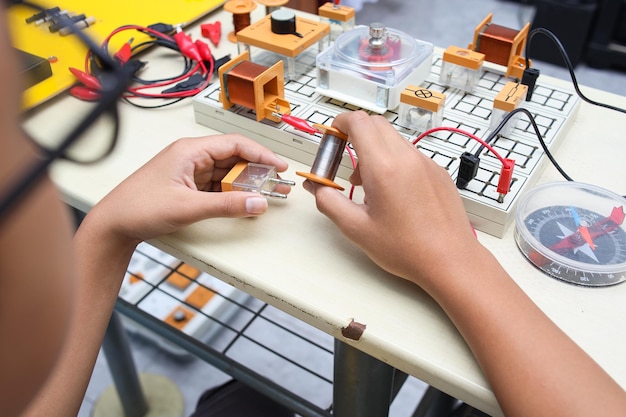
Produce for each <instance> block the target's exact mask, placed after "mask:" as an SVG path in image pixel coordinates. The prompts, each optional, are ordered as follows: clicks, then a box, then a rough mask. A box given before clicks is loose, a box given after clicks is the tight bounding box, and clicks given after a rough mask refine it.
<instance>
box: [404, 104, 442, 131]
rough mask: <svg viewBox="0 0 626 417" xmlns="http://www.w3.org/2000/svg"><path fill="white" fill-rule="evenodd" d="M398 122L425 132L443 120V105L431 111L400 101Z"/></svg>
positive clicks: (437, 125)
mask: <svg viewBox="0 0 626 417" xmlns="http://www.w3.org/2000/svg"><path fill="white" fill-rule="evenodd" d="M398 114H399V116H400V117H399V118H398V124H400V125H401V126H403V127H406V128H408V129H413V130H416V131H418V132H425V131H427V130H428V129H432V128H433V127H439V126H441V123H442V122H443V107H440V108H439V109H438V110H437V111H431V110H428V109H424V108H421V107H416V106H412V105H410V104H406V103H400V110H399V112H398Z"/></svg>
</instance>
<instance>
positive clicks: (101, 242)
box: [26, 212, 137, 417]
mask: <svg viewBox="0 0 626 417" xmlns="http://www.w3.org/2000/svg"><path fill="white" fill-rule="evenodd" d="M100 215H102V214H101V213H97V212H94V213H90V214H89V215H88V216H87V217H86V218H85V220H84V221H83V224H82V225H81V227H80V228H79V230H78V231H77V232H76V235H75V237H74V240H73V246H74V259H75V262H76V265H77V277H78V283H77V287H76V289H75V290H76V298H75V299H76V303H75V307H74V311H73V320H72V323H71V326H70V331H69V334H68V337H67V339H66V344H65V346H64V348H63V351H62V354H61V356H60V359H59V361H58V362H57V366H56V368H55V370H54V372H53V373H52V375H51V377H50V378H49V379H48V381H47V382H46V384H45V386H44V389H43V391H42V392H41V393H40V394H39V395H38V396H37V398H36V400H35V401H33V403H32V404H31V406H30V407H29V409H28V411H27V413H26V415H27V416H46V417H50V416H70V415H76V414H77V413H78V410H79V408H80V405H81V403H82V400H83V398H84V394H85V390H86V388H87V385H88V383H89V379H90V377H91V373H92V370H93V367H94V364H95V361H96V358H97V356H98V352H99V349H100V346H101V344H102V339H103V336H104V333H105V331H106V327H107V325H108V322H109V318H110V316H111V313H112V311H113V308H114V306H115V301H116V298H117V294H118V292H119V288H120V285H121V281H122V279H123V277H124V273H125V271H126V268H127V266H128V262H129V260H130V257H131V256H132V254H133V251H134V248H135V246H136V243H137V242H130V241H128V240H126V239H122V238H119V237H118V236H117V235H116V234H115V233H114V231H112V230H110V229H107V228H106V227H105V224H106V222H103V221H102V218H100Z"/></svg>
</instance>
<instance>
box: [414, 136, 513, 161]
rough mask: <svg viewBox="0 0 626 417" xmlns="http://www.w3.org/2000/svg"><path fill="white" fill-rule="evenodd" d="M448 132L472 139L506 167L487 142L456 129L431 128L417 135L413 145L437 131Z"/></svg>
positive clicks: (502, 159) (501, 158) (503, 159)
mask: <svg viewBox="0 0 626 417" xmlns="http://www.w3.org/2000/svg"><path fill="white" fill-rule="evenodd" d="M442 130H443V131H449V132H455V133H459V134H461V135H465V136H467V137H468V138H471V139H474V140H475V141H477V142H478V143H480V144H481V145H483V146H484V147H485V148H487V149H488V150H489V151H490V152H491V153H493V154H494V155H495V156H496V158H498V160H500V162H502V166H505V165H507V160H506V159H505V158H503V157H502V156H501V155H500V154H499V153H498V151H496V150H495V149H494V148H493V147H492V146H491V145H489V144H488V143H487V142H485V141H484V140H482V139H481V138H479V137H478V136H476V135H474V134H472V133H469V132H466V131H464V130H461V129H458V128H456V127H449V126H440V127H433V128H432V129H429V130H427V131H426V132H424V133H422V134H421V135H419V136H418V137H416V138H415V139H414V140H413V145H417V142H419V141H420V140H422V139H424V138H425V137H426V136H428V135H430V134H432V133H435V132H439V131H442Z"/></svg>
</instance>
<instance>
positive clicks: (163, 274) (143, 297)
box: [119, 243, 334, 409]
mask: <svg viewBox="0 0 626 417" xmlns="http://www.w3.org/2000/svg"><path fill="white" fill-rule="evenodd" d="M183 265H185V264H184V263H182V262H181V261H180V260H178V259H176V258H175V257H172V256H171V255H168V254H167V253H165V252H163V251H161V250H159V249H157V248H155V247H153V246H151V245H149V244H147V243H142V244H140V245H139V246H138V247H137V249H136V251H135V253H134V254H133V257H132V259H131V262H130V264H129V267H128V270H127V273H126V276H125V278H124V281H123V283H122V287H121V290H120V293H119V296H120V298H122V299H123V300H125V301H126V302H128V303H130V304H131V305H134V306H135V307H136V308H138V309H140V310H142V311H144V312H146V313H148V314H150V315H152V316H154V317H156V318H157V319H160V320H162V321H166V318H167V317H170V316H171V315H172V313H173V312H175V311H185V312H187V313H188V314H187V315H186V318H187V319H188V318H189V317H191V319H188V320H181V322H180V323H179V324H176V325H175V326H174V327H176V328H178V330H180V331H182V332H183V333H185V334H187V335H189V336H191V337H193V338H194V339H197V340H199V341H201V342H203V343H205V344H206V345H207V346H209V347H210V348H212V349H214V350H217V351H219V352H220V353H221V354H222V355H224V356H226V357H228V358H230V359H232V360H234V361H236V362H238V363H240V364H241V365H243V366H244V367H247V368H248V369H249V370H250V371H251V372H252V373H257V374H259V375H263V376H264V377H266V378H268V379H270V380H271V381H273V382H275V383H276V384H278V385H280V386H282V387H284V388H285V389H287V390H289V391H290V392H292V393H293V394H294V395H296V396H299V397H301V398H305V399H306V400H307V401H309V402H311V403H313V404H315V405H316V406H318V407H319V408H321V409H328V407H329V406H330V404H331V403H332V373H333V344H334V339H333V338H332V336H330V335H327V334H325V333H323V332H321V331H320V330H317V329H315V328H314V327H312V326H310V325H308V324H306V323H304V322H301V321H299V320H297V319H295V318H293V317H291V316H289V315H287V314H286V313H283V312H282V311H280V310H278V309H276V308H274V307H272V306H270V305H268V304H266V303H264V302H262V301H260V300H258V299H255V298H253V297H251V296H249V295H248V294H246V293H244V292H242V291H240V290H238V289H236V288H234V287H232V286H230V285H228V284H226V283H224V282H222V281H220V280H218V279H217V278H215V277H213V276H211V275H209V274H206V273H200V274H199V275H198V276H197V277H195V278H194V277H192V276H189V277H185V275H183V274H179V275H178V276H177V278H178V279H177V280H176V283H177V285H172V282H171V277H172V276H173V275H174V274H176V272H177V271H179V270H180V268H181V266H183ZM180 276H182V277H183V278H186V279H187V281H188V282H185V280H184V279H183V280H181V279H180ZM198 288H202V289H204V290H208V291H210V292H211V293H212V294H213V295H212V296H211V297H210V298H209V299H208V302H206V304H205V305H198V304H197V303H194V302H190V298H189V295H190V294H191V293H193V292H194V291H196V290H197V289H198ZM125 325H126V328H127V329H128V330H129V331H130V332H131V333H137V334H140V335H141V336H142V337H144V338H147V339H150V340H152V341H153V342H155V343H156V344H158V345H159V346H161V347H162V348H164V349H166V350H167V351H169V352H170V353H172V354H174V355H180V356H182V355H189V353H188V352H187V351H185V350H183V349H182V348H180V347H178V346H176V345H174V344H172V343H171V342H169V341H168V340H166V339H165V338H163V337H161V336H159V335H157V334H156V333H154V332H152V331H150V330H147V329H145V328H143V327H142V326H140V325H138V324H136V323H135V322H133V321H130V320H126V321H125ZM311 393H315V394H311ZM312 395H313V397H312ZM307 397H308V398H307Z"/></svg>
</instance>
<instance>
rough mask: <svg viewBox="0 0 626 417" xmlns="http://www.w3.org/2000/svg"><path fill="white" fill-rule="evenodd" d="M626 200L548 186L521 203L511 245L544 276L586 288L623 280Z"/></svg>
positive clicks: (572, 186) (578, 187) (590, 189)
mask: <svg viewBox="0 0 626 417" xmlns="http://www.w3.org/2000/svg"><path fill="white" fill-rule="evenodd" d="M625 206H626V200H624V198H622V197H620V196H618V195H616V194H612V193H610V192H609V191H606V190H602V189H601V188H598V187H594V186H591V185H587V184H580V183H552V184H546V185H544V186H541V187H537V188H536V189H534V190H532V191H530V192H529V193H528V194H527V195H526V196H525V197H524V198H523V199H522V200H520V203H519V206H518V209H517V210H518V211H517V214H516V231H515V241H516V242H517V245H518V246H519V248H520V250H521V251H522V253H523V254H524V255H525V256H526V257H527V258H528V259H529V260H530V261H531V262H532V263H533V264H534V265H535V266H537V267H538V268H539V269H541V270H542V271H544V272H545V273H546V274H548V275H550V276H552V277H554V278H558V279H561V280H564V281H567V282H571V283H575V284H579V285H585V286H605V285H613V284H617V283H619V282H622V281H624V280H626V231H625V230H624V207H625Z"/></svg>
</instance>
